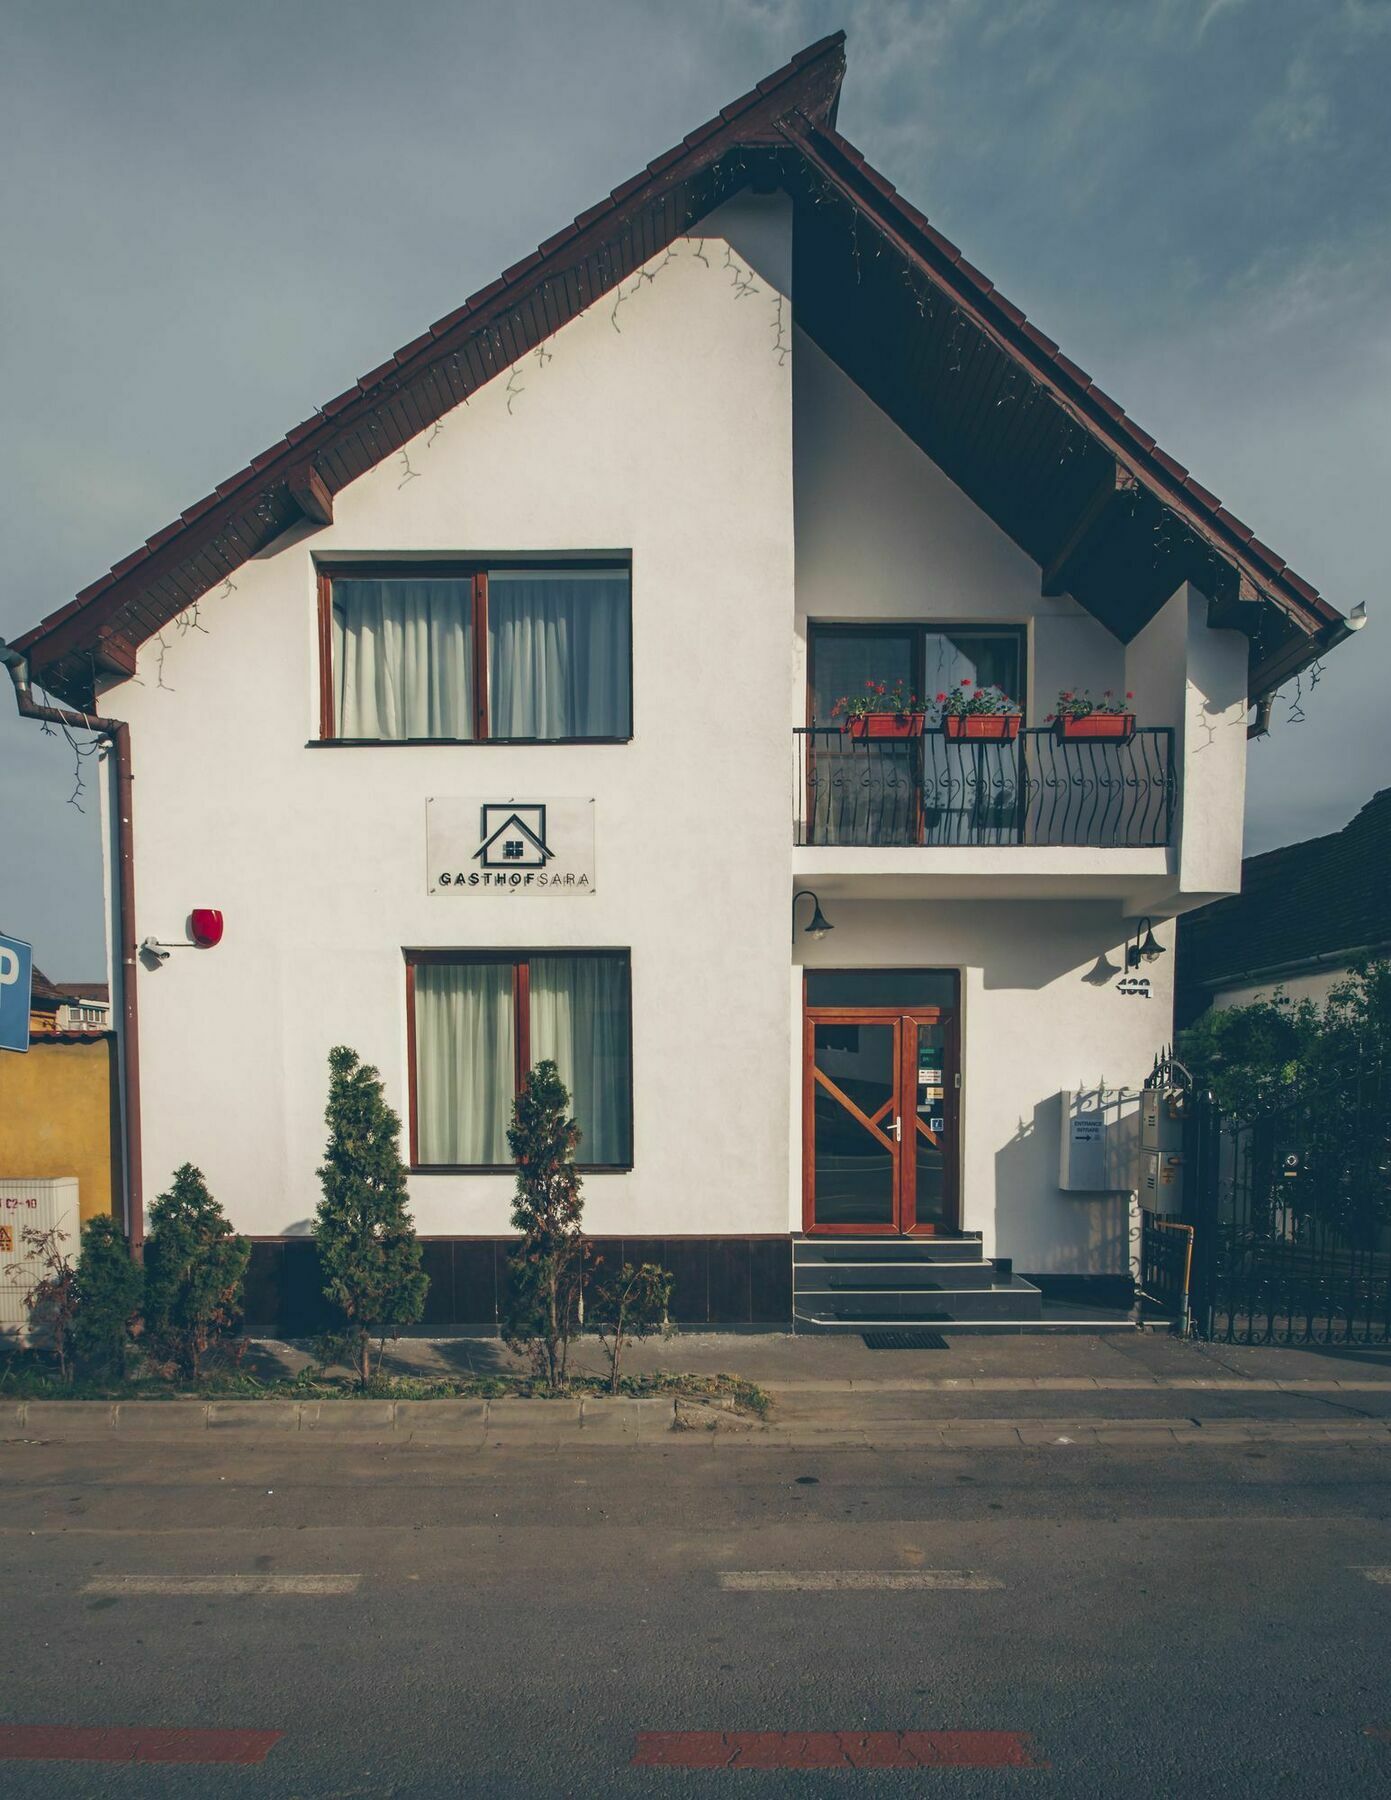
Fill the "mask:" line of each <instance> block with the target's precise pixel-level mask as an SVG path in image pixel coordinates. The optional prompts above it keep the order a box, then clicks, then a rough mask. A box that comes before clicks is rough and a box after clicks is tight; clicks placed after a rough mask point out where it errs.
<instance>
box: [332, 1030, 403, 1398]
mask: <svg viewBox="0 0 1391 1800" xmlns="http://www.w3.org/2000/svg"><path fill="white" fill-rule="evenodd" d="M328 1067H329V1086H328V1108H327V1111H326V1112H325V1114H324V1119H325V1121H326V1123H327V1125H328V1146H327V1148H326V1149H325V1151H324V1162H323V1167H322V1168H321V1169H320V1170H319V1180H320V1182H321V1183H322V1185H323V1190H324V1197H323V1199H322V1200H321V1201H320V1202H319V1211H318V1216H317V1218H316V1219H315V1221H314V1242H315V1245H316V1246H317V1248H318V1252H319V1265H320V1267H321V1269H322V1270H323V1276H324V1297H325V1299H326V1300H327V1301H328V1302H329V1305H330V1306H332V1307H333V1308H334V1310H335V1311H336V1312H337V1313H338V1314H339V1315H340V1317H341V1320H342V1323H343V1332H342V1335H343V1336H344V1337H345V1338H346V1339H347V1342H348V1347H349V1355H350V1356H351V1358H352V1361H353V1363H354V1365H355V1367H356V1369H357V1375H358V1380H359V1381H360V1382H361V1383H362V1385H363V1386H364V1387H366V1385H367V1384H368V1382H369V1381H371V1379H372V1372H373V1355H372V1344H373V1340H374V1339H375V1340H376V1344H377V1362H378V1363H380V1360H381V1353H382V1351H383V1349H384V1348H385V1346H386V1340H387V1338H388V1337H392V1338H394V1337H396V1336H397V1335H398V1334H399V1332H400V1329H401V1327H402V1326H403V1325H414V1324H415V1322H416V1321H417V1319H419V1317H420V1315H421V1314H422V1313H423V1312H424V1310H425V1291H426V1289H427V1288H428V1286H429V1277H428V1276H426V1275H425V1274H424V1272H423V1271H422V1269H421V1267H420V1240H419V1238H417V1237H416V1235H415V1226H414V1224H413V1223H412V1220H411V1215H410V1212H409V1211H408V1210H407V1206H406V1171H405V1168H404V1166H403V1164H402V1162H401V1148H400V1145H401V1121H400V1119H399V1118H397V1116H396V1114H395V1113H394V1112H393V1111H392V1110H391V1108H390V1107H389V1106H388V1105H387V1103H386V1097H385V1095H384V1094H383V1092H382V1084H381V1080H380V1078H379V1076H378V1074H377V1071H376V1070H375V1069H374V1068H372V1067H370V1066H369V1065H367V1064H365V1063H363V1062H361V1061H360V1060H359V1058H358V1054H357V1052H356V1051H355V1050H349V1049H347V1048H346V1047H345V1046H343V1045H341V1044H340V1045H339V1046H338V1048H337V1049H335V1050H330V1051H329V1056H328Z"/></svg>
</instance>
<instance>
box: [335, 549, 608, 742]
mask: <svg viewBox="0 0 1391 1800" xmlns="http://www.w3.org/2000/svg"><path fill="white" fill-rule="evenodd" d="M548 568H550V569H585V570H598V571H601V570H605V569H611V570H613V571H615V572H621V573H623V574H625V575H627V577H628V730H627V734H626V735H625V736H622V737H614V736H603V737H556V738H500V737H493V736H492V735H491V722H490V719H489V712H488V571H489V569H537V570H545V569H548ZM412 576H415V577H418V578H419V579H421V580H435V581H471V582H472V584H473V696H472V704H471V707H470V711H471V712H472V715H473V729H474V735H473V737H471V738H453V737H449V738H434V737H416V738H344V737H339V736H338V734H337V729H336V724H335V714H336V711H337V708H336V705H335V695H334V680H333V584H334V582H335V581H392V580H395V581H405V580H409V579H410V578H411V577H412ZM316 578H317V588H318V602H317V606H318V640H319V735H318V737H317V738H311V739H310V748H312V749H320V748H328V747H331V748H334V749H339V750H348V749H361V748H364V747H366V748H372V749H385V748H386V747H388V746H392V745H404V746H410V745H415V746H417V747H418V746H421V745H431V744H434V745H444V744H449V745H461V746H473V745H480V746H481V745H485V744H512V745H518V744H630V743H631V742H632V741H633V564H632V559H631V558H615V557H611V556H583V555H576V556H565V557H560V558H558V557H554V556H551V555H550V554H547V555H546V556H545V557H540V556H536V555H532V556H490V557H488V559H487V560H486V562H483V561H479V560H478V559H477V558H471V559H453V558H451V559H450V560H449V561H448V562H410V563H397V562H321V563H319V564H317V565H316Z"/></svg>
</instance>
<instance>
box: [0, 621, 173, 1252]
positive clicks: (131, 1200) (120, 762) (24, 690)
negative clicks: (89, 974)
mask: <svg viewBox="0 0 1391 1800" xmlns="http://www.w3.org/2000/svg"><path fill="white" fill-rule="evenodd" d="M0 661H3V662H4V664H5V666H6V668H7V669H8V670H9V672H10V680H11V681H12V682H13V683H14V691H15V700H16V702H17V704H18V706H19V716H20V718H21V719H39V720H42V721H43V722H44V723H46V724H49V725H64V726H66V727H67V728H68V730H69V731H90V732H92V733H93V734H94V735H95V736H97V737H100V738H105V739H106V741H107V742H108V743H109V744H110V746H111V753H112V756H113V758H114V760H115V764H116V829H115V846H114V848H115V853H116V878H117V896H118V898H117V915H118V916H117V926H118V932H119V939H120V942H119V945H118V952H117V953H118V955H119V957H120V963H121V1102H122V1104H121V1128H122V1135H123V1137H124V1139H125V1143H124V1151H125V1174H126V1181H125V1228H126V1238H127V1240H128V1241H129V1244H130V1251H131V1255H132V1256H134V1257H136V1258H137V1259H139V1258H140V1256H141V1255H142V1254H143V1251H144V1247H145V1203H144V1190H143V1186H142V1181H141V1143H140V1021H139V1003H138V998H137V995H136V983H135V977H136V970H137V966H138V965H137V953H136V945H135V851H134V843H133V834H132V827H131V802H132V786H133V782H132V776H131V762H130V726H129V725H127V724H126V722H125V720H124V719H104V718H100V717H98V716H97V715H95V714H93V713H78V712H68V711H66V710H65V709H64V708H62V707H59V706H46V705H44V704H43V702H41V701H39V700H36V699H35V698H34V695H33V690H32V689H31V687H30V685H29V664H28V660H27V658H25V657H24V656H22V655H20V653H19V652H18V651H17V650H12V649H11V648H10V647H9V645H8V644H6V643H5V641H4V640H3V639H0Z"/></svg>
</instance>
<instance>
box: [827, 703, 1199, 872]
mask: <svg viewBox="0 0 1391 1800" xmlns="http://www.w3.org/2000/svg"><path fill="white" fill-rule="evenodd" d="M794 752H795V755H794V760H795V764H796V800H797V804H796V815H795V823H794V832H795V836H794V840H793V841H794V843H795V844H796V845H797V846H798V847H799V848H818V849H820V848H825V849H843V848H846V847H852V846H872V847H874V848H879V849H882V848H893V847H905V848H908V849H916V850H922V849H937V848H942V849H958V850H959V849H995V848H1002V847H1013V846H1022V847H1025V848H1031V849H1093V850H1095V849H1105V850H1156V849H1164V848H1165V847H1166V846H1168V845H1169V843H1170V842H1171V839H1172V833H1173V823H1174V798H1175V793H1174V790H1175V779H1174V734H1173V731H1172V729H1171V728H1170V727H1168V726H1146V727H1144V728H1141V729H1137V730H1136V732H1135V735H1134V737H1133V738H1131V739H1129V740H1128V741H1126V742H1119V741H1106V740H1102V739H1095V740H1090V741H1080V742H1072V741H1068V742H1064V741H1063V740H1062V739H1060V738H1059V737H1058V736H1057V735H1056V733H1055V732H1054V731H1053V730H1051V729H1049V728H1042V729H1039V728H1035V729H1033V730H1027V731H1021V732H1020V733H1019V736H1018V738H1017V739H1016V740H1015V741H1014V742H1013V743H996V742H988V741H969V742H960V741H957V740H948V739H947V738H944V737H943V736H942V735H941V733H940V732H937V731H933V730H929V731H928V732H926V733H925V734H924V736H923V737H921V738H919V739H916V740H912V741H899V740H888V739H869V740H853V739H851V738H848V737H846V736H845V735H843V734H842V732H841V731H840V730H839V729H838V728H836V727H834V726H811V727H801V728H799V729H798V730H797V731H796V732H795V733H794Z"/></svg>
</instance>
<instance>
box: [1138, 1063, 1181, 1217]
mask: <svg viewBox="0 0 1391 1800" xmlns="http://www.w3.org/2000/svg"><path fill="white" fill-rule="evenodd" d="M1183 1104H1184V1094H1183V1092H1182V1090H1181V1089H1176V1088H1146V1089H1145V1091H1144V1094H1143V1095H1142V1096H1141V1104H1140V1204H1141V1206H1143V1207H1144V1209H1145V1211H1146V1212H1152V1213H1162V1214H1170V1213H1181V1212H1182V1211H1183Z"/></svg>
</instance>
